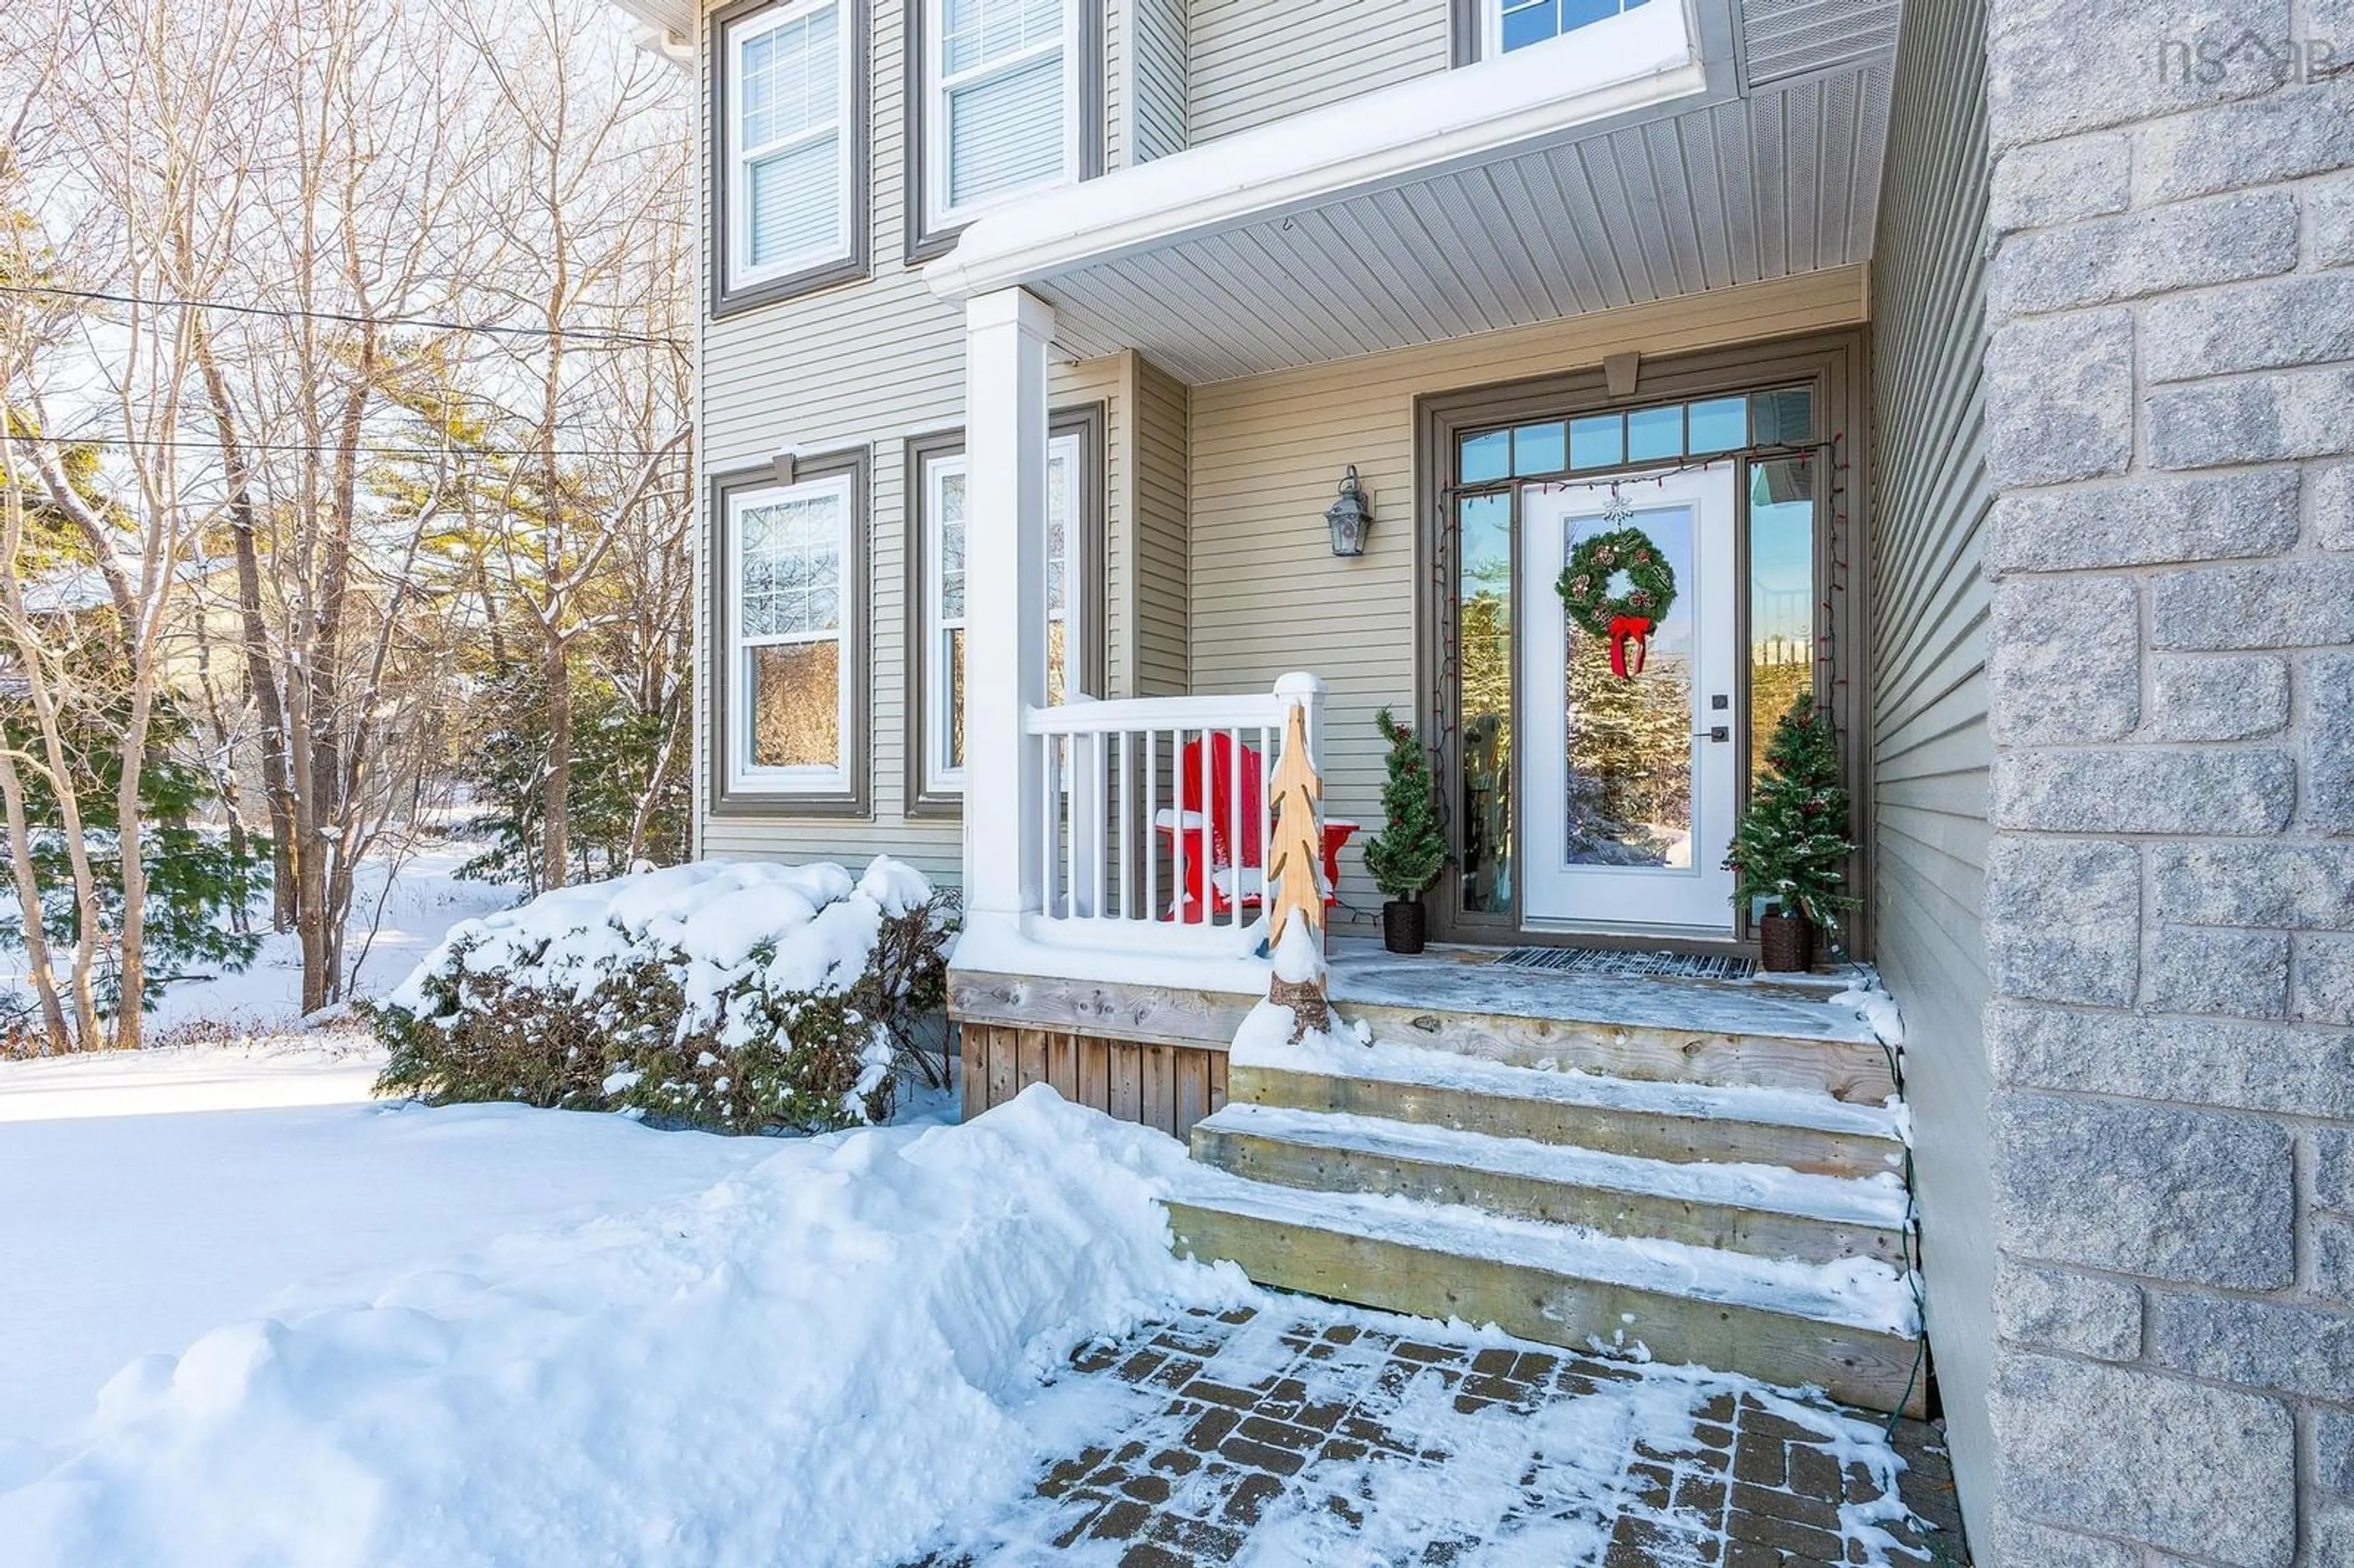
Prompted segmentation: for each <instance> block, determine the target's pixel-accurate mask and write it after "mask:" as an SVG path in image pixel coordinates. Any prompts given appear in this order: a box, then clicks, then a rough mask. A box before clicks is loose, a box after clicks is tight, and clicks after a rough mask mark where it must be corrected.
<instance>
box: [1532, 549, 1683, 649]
mask: <svg viewBox="0 0 2354 1568" xmlns="http://www.w3.org/2000/svg"><path fill="white" fill-rule="evenodd" d="M1621 572H1624V573H1626V574H1627V582H1628V588H1627V591H1626V592H1625V593H1623V594H1617V595H1614V594H1612V593H1611V591H1610V585H1611V583H1612V582H1613V581H1615V580H1616V579H1617V576H1618V574H1619V573H1621ZM1553 591H1554V592H1555V593H1558V594H1559V595H1561V602H1562V605H1563V607H1564V609H1567V610H1568V611H1569V618H1570V620H1574V621H1575V622H1577V624H1578V625H1579V626H1581V627H1583V628H1584V629H1585V630H1587V631H1589V632H1591V633H1592V634H1593V635H1595V636H1596V637H1606V638H1608V639H1609V640H1610V673H1612V674H1614V675H1616V676H1617V677H1618V678H1619V679H1620V680H1622V681H1629V680H1632V679H1634V678H1635V677H1636V676H1637V675H1639V674H1641V673H1643V663H1644V661H1645V659H1646V658H1648V657H1649V652H1650V638H1651V633H1652V632H1653V631H1654V630H1657V629H1658V627H1659V622H1661V621H1663V620H1666V619H1667V618H1668V610H1669V609H1670V607H1671V606H1673V605H1674V603H1675V602H1676V569H1675V568H1674V567H1671V566H1670V565H1668V557H1667V553H1666V552H1665V551H1663V550H1661V549H1660V548H1659V546H1658V545H1656V544H1654V543H1653V542H1652V540H1651V536H1650V535H1649V534H1646V533H1644V532H1643V531H1642V530H1641V529H1640V528H1633V527H1628V528H1617V529H1613V530H1612V531H1610V532H1609V533H1606V534H1596V535H1591V536H1589V537H1587V538H1585V539H1581V540H1579V541H1578V543H1577V546H1576V547H1575V548H1574V549H1572V550H1571V551H1570V553H1569V565H1567V566H1566V567H1563V568H1562V572H1561V576H1560V577H1559V578H1558V579H1556V580H1555V581H1554V583H1553ZM1630 642H1631V643H1633V644H1634V646H1635V658H1634V662H1633V664H1632V665H1631V666H1630V665H1629V664H1628V659H1627V645H1628V643H1630Z"/></svg>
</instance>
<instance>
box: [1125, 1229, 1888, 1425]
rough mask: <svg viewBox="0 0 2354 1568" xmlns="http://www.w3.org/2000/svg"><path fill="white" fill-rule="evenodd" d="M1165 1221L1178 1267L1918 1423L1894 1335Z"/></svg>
mask: <svg viewBox="0 0 2354 1568" xmlns="http://www.w3.org/2000/svg"><path fill="white" fill-rule="evenodd" d="M1169 1217H1170V1223H1171V1225H1172V1228H1173V1229H1174V1231H1175V1234H1176V1238H1177V1241H1176V1246H1177V1251H1178V1252H1179V1254H1180V1255H1192V1256H1193V1257H1197V1258H1203V1259H1205V1260H1208V1259H1219V1258H1225V1259H1231V1260H1233V1261H1234V1262H1235V1263H1237V1264H1239V1265H1241V1266H1242V1269H1243V1272H1244V1273H1246V1274H1247V1275H1249V1276H1250V1277H1251V1278H1252V1279H1254V1280H1256V1281H1257V1282H1258V1283H1259V1284H1261V1285H1266V1286H1272V1287H1278V1288H1280V1289H1286V1290H1299V1291H1304V1292H1307V1293H1308V1294H1310V1295H1314V1296H1322V1297H1326V1298H1331V1299H1333V1300H1336V1301H1347V1302H1352V1303H1354V1304H1356V1305H1358V1306H1363V1307H1371V1308H1376V1309H1379V1310H1384V1311H1391V1312H1404V1313H1408V1314H1411V1315H1413V1316H1416V1317H1423V1318H1438V1319H1447V1318H1456V1319H1462V1320H1464V1321H1465V1322H1469V1323H1494V1324H1495V1325H1496V1326H1497V1327H1499V1328H1500V1329H1502V1330H1504V1331H1505V1332H1507V1333H1510V1334H1516V1335H1518V1336H1520V1337H1521V1338H1522V1339H1524V1340H1535V1341H1537V1342H1538V1343H1540V1344H1548V1345H1561V1346H1564V1347H1568V1348H1571V1349H1576V1350H1586V1349H1591V1348H1593V1346H1594V1345H1595V1344H1596V1343H1597V1342H1598V1343H1599V1344H1600V1345H1603V1346H1613V1345H1624V1346H1628V1347H1632V1346H1634V1345H1636V1344H1638V1343H1640V1344H1642V1345H1643V1346H1645V1347H1647V1348H1648V1349H1649V1352H1650V1354H1651V1356H1652V1357H1653V1358H1654V1359H1656V1360H1659V1361H1670V1362H1696V1363H1699V1364H1701V1365H1703V1366H1709V1367H1713V1368H1715V1369H1717V1370H1719V1371H1722V1372H1744V1373H1747V1374H1748V1375H1749V1376H1751V1377H1755V1378H1759V1379H1762V1380H1764V1381H1765V1382H1767V1383H1777V1384H1782V1385H1785V1386H1792V1385H1797V1384H1801V1383H1812V1384H1817V1385H1819V1386H1821V1387H1823V1388H1826V1389H1828V1390H1829V1392H1830V1394H1831V1396H1832V1397H1833V1398H1835V1399H1839V1400H1842V1401H1845V1402H1846V1403H1848V1404H1855V1405H1861V1406H1862V1407H1863V1408H1865V1409H1867V1410H1883V1411H1885V1410H1894V1409H1896V1408H1897V1407H1898V1404H1899V1402H1900V1401H1901V1402H1902V1403H1903V1412H1904V1414H1908V1415H1914V1416H1922V1415H1925V1414H1927V1406H1926V1395H1925V1389H1924V1388H1923V1387H1922V1386H1921V1385H1922V1384H1923V1383H1925V1381H1926V1380H1925V1379H1915V1378H1913V1377H1912V1373H1913V1372H1914V1358H1915V1353H1916V1346H1915V1343H1914V1341H1913V1340H1906V1339H1903V1338H1901V1337H1899V1336H1897V1335H1893V1334H1877V1333H1872V1332H1871V1331H1869V1330H1859V1329H1846V1328H1840V1327H1838V1326H1836V1325H1831V1324H1823V1323H1817V1322H1812V1321H1809V1320H1808V1319H1798V1318H1791V1317H1787V1316H1786V1315H1784V1314H1782V1313H1778V1312H1769V1311H1765V1310H1763V1309H1760V1308H1750V1307H1734V1306H1728V1305H1725V1304H1723V1303H1721V1302H1714V1301H1698V1300H1692V1299H1690V1298H1684V1297H1679V1296H1671V1295H1665V1294H1661V1293H1659V1292H1656V1291H1649V1290H1638V1289H1632V1288H1629V1287H1625V1286H1617V1285H1606V1284H1602V1283H1600V1282H1597V1281H1594V1280H1583V1279H1577V1278H1575V1277H1569V1276H1566V1275H1560V1274H1555V1273H1553V1272H1551V1271H1550V1270H1546V1269H1541V1268H1535V1267H1532V1266H1526V1265H1521V1264H1510V1263H1500V1262H1497V1261H1496V1260H1494V1259H1491V1258H1475V1257H1462V1256H1458V1255H1452V1254H1443V1253H1433V1252H1426V1251H1424V1250H1422V1249H1421V1248H1418V1247H1413V1246H1408V1245H1405V1244H1403V1243H1398V1242H1392V1241H1384V1240H1379V1239H1376V1238H1374V1237H1371V1236H1359V1235H1347V1234H1341V1233H1337V1232H1332V1231H1326V1230H1320V1229H1316V1228H1312V1227H1308V1226H1300V1225H1290V1224H1283V1223H1281V1222H1279V1221H1275V1220H1270V1219H1265V1218H1262V1217H1259V1216H1257V1215H1246V1214H1235V1213H1226V1212H1225V1211H1222V1210H1213V1209H1198V1208H1195V1207H1193V1205H1191V1204H1187V1203H1184V1202H1171V1203H1170V1205H1169ZM1908 1381H1909V1382H1911V1383H1912V1384H1913V1387H1912V1389H1911V1392H1910V1393H1907V1392H1906V1385H1907V1383H1908Z"/></svg>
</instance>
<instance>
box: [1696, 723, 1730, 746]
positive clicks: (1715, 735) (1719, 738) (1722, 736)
mask: <svg viewBox="0 0 2354 1568" xmlns="http://www.w3.org/2000/svg"><path fill="white" fill-rule="evenodd" d="M1691 737H1692V738H1693V739H1694V740H1708V741H1714V742H1715V743H1717V744H1718V745H1720V746H1722V745H1723V744H1724V743H1725V742H1726V741H1728V740H1731V739H1732V738H1733V726H1730V725H1722V724H1721V725H1716V726H1712V727H1710V728H1708V729H1696V730H1694V731H1692V733H1691Z"/></svg>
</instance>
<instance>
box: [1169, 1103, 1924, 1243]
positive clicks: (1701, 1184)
mask: <svg viewBox="0 0 2354 1568" xmlns="http://www.w3.org/2000/svg"><path fill="white" fill-rule="evenodd" d="M1201 1126H1202V1128H1203V1129H1204V1131H1206V1132H1209V1133H1225V1134H1232V1135H1235V1136H1240V1137H1251V1138H1262V1139H1272V1140H1278V1141H1282V1142H1287V1143H1295V1144H1305V1145H1309V1146H1311V1147H1314V1148H1318V1149H1323V1150H1333V1151H1335V1152H1341V1153H1358V1154H1364V1155H1369V1156H1373V1157H1374V1158H1378V1159H1386V1160H1414V1161H1418V1162H1421V1163H1423V1164H1427V1165H1444V1166H1449V1167H1453V1168H1455V1169H1458V1170H1463V1171H1480V1172H1484V1173H1487V1174H1490V1175H1495V1176H1505V1177H1517V1178H1523V1179H1526V1180H1530V1181H1556V1182H1561V1183H1564V1184H1565V1185H1575V1186H1582V1187H1600V1188H1606V1189H1608V1190H1610V1191H1612V1192H1627V1193H1635V1194H1642V1195H1646V1196H1652V1197H1661V1198H1673V1199H1677V1200H1680V1201H1682V1202H1694V1203H1715V1204H1722V1205H1723V1206H1725V1207H1728V1208H1741V1209H1754V1210H1758V1211H1761V1212H1765V1213H1779V1214H1793V1215H1797V1216H1800V1217H1803V1218H1806V1219H1813V1220H1821V1221H1823V1222H1825V1223H1827V1224H1847V1225H1865V1226H1872V1227H1877V1228H1882V1229H1892V1230H1893V1229H1896V1228H1899V1227H1901V1226H1902V1225H1903V1224H1904V1213H1905V1198H1904V1183H1903V1180H1902V1179H1901V1178H1900V1177H1898V1176H1897V1175H1896V1174H1895V1173H1894V1172H1893V1171H1887V1172H1882V1173H1881V1174H1878V1175H1873V1176H1861V1177H1849V1176H1820V1175H1815V1174H1812V1173H1810V1172H1807V1171H1792V1170H1790V1169H1788V1168H1787V1167H1786V1166H1779V1165H1760V1164H1731V1163H1720V1162H1712V1161H1706V1160H1694V1161H1680V1160H1647V1159H1644V1158H1642V1157H1641V1156H1639V1155H1630V1154H1612V1153H1608V1152H1606V1151H1604V1150H1596V1149H1583V1148H1580V1147H1578V1146H1577V1145H1575V1144H1566V1143H1541V1142H1539V1141H1537V1140H1536V1139H1527V1138H1497V1137H1492V1136H1490V1135H1489V1134H1487V1133H1481V1132H1468V1131H1460V1130H1458V1129H1456V1128H1445V1127H1436V1126H1432V1125H1429V1124H1427V1123H1423V1122H1405V1121H1392V1120H1389V1119H1387V1118H1381V1117H1368V1116H1355V1115H1352V1114H1350V1113H1348V1112H1345V1111H1310V1110H1298V1109H1294V1108H1291V1107H1282V1106H1267V1105H1254V1104H1249V1103H1246V1102H1240V1101H1237V1102H1235V1103H1233V1104H1230V1105H1227V1106H1225V1107H1222V1108H1221V1109H1219V1110H1218V1111H1217V1112H1216V1113H1215V1114H1214V1115H1212V1116H1211V1117H1210V1118H1207V1119H1206V1120H1205V1121H1204V1122H1203V1123H1202V1124H1201Z"/></svg>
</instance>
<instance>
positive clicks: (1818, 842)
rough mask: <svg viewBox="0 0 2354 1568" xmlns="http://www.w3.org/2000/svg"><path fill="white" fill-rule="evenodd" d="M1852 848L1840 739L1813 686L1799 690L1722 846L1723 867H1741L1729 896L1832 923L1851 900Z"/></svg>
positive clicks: (1821, 923) (1776, 729)
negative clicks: (1818, 708)
mask: <svg viewBox="0 0 2354 1568" xmlns="http://www.w3.org/2000/svg"><path fill="white" fill-rule="evenodd" d="M1853 853H1855V841H1854V840H1852V839H1850V838H1849V837H1848V800H1847V786H1846V785H1845V784H1843V783H1841V782H1840V764H1839V742H1838V740H1837V738H1836V737H1835V736H1833V735H1832V734H1831V727H1830V723H1829V719H1828V718H1826V717H1825V716H1823V715H1819V714H1817V713H1816V712H1815V699H1814V694H1812V693H1811V692H1802V693H1800V694H1799V695H1798V698H1797V701H1796V702H1794V703H1792V704H1791V705H1790V710H1789V712H1787V713H1786V714H1784V715H1782V720H1781V722H1780V723H1779V724H1777V725H1776V726H1774V741H1773V744H1772V745H1771V746H1768V747H1766V748H1765V772H1764V773H1763V774H1761V775H1760V776H1759V777H1758V779H1757V780H1756V782H1755V785H1754V786H1752V788H1751V790H1750V795H1749V809H1748V810H1745V811H1744V812H1742V814H1741V825H1740V827H1739V828H1738V829H1737V830H1736V831H1735V832H1734V835H1733V847H1732V848H1731V849H1730V850H1728V851H1726V852H1725V856H1724V864H1725V868H1726V869H1727V870H1729V871H1733V872H1735V873H1737V874H1738V876H1737V879H1736V880H1735V882H1734V889H1733V901H1734V904H1735V905H1736V906H1740V905H1746V904H1748V903H1749V901H1750V900H1751V899H1753V898H1760V897H1763V898H1766V899H1770V900H1772V901H1773V902H1774V903H1775V904H1776V905H1777V906H1780V907H1781V909H1782V910H1783V911H1784V912H1785V913H1796V914H1800V915H1804V916H1806V917H1807V918H1808V919H1809V920H1811V921H1813V922H1814V924H1815V925H1816V927H1818V928H1819V929H1822V930H1825V931H1828V930H1830V929H1831V928H1832V927H1835V926H1836V925H1837V924H1838V919H1839V911H1840V910H1841V909H1843V908H1846V907H1848V906H1851V905H1852V904H1854V903H1855V900H1854V899H1853V898H1851V897H1850V896H1848V895H1847V894H1846V892H1845V891H1844V887H1845V885H1846V882H1847V862H1848V857H1849V856H1850V855H1851V854H1853Z"/></svg>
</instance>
